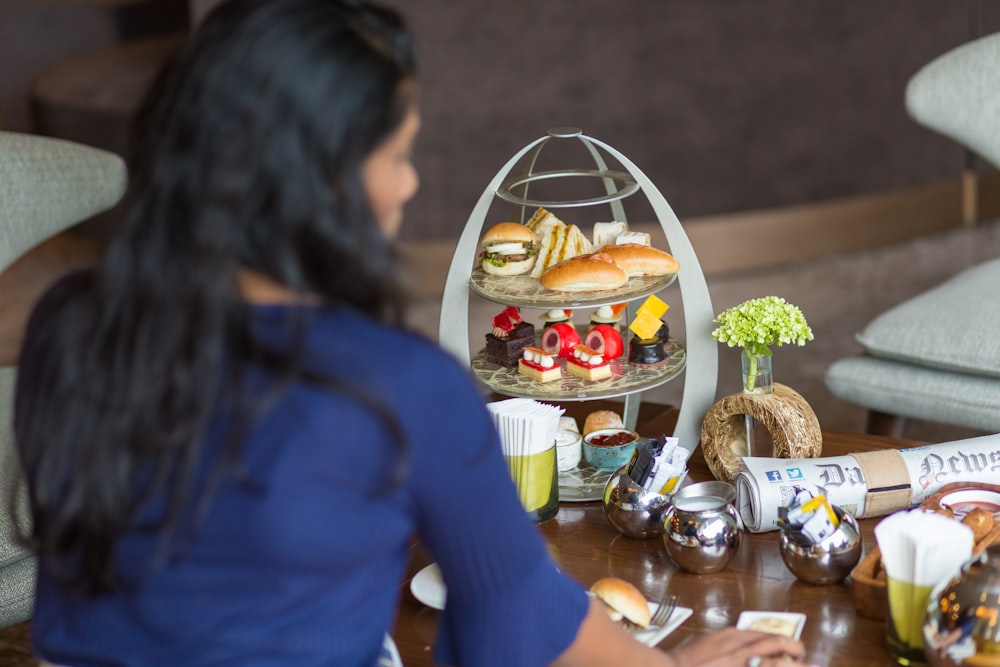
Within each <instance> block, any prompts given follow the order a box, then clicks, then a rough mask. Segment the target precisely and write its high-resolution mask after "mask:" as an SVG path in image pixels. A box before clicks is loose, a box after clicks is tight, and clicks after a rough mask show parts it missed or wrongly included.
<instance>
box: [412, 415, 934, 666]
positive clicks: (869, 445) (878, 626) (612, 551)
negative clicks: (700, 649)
mask: <svg viewBox="0 0 1000 667" xmlns="http://www.w3.org/2000/svg"><path fill="white" fill-rule="evenodd" d="M658 407H659V410H656V409H655V408H653V407H652V406H647V405H643V406H642V409H641V411H640V414H639V422H638V426H637V429H636V430H637V431H639V433H640V434H642V435H644V436H651V437H652V436H657V435H659V434H660V433H670V432H672V431H671V429H672V423H673V422H672V420H673V419H675V418H676V412H675V411H672V410H669V409H667V410H664V409H663V408H662V406H658ZM573 409H574V408H572V407H571V406H567V411H568V412H571V411H572V410H573ZM575 409H577V410H579V408H575ZM592 409H595V408H594V407H593V404H592V403H591V404H588V408H587V409H586V410H587V411H588V412H589V411H590V410H592ZM581 423H582V421H581ZM918 444H920V443H916V442H912V441H907V440H899V439H893V438H885V437H881V436H872V435H864V434H857V433H841V432H828V431H824V432H823V454H822V455H823V456H839V455H843V454H848V453H852V452H861V451H871V450H876V449H887V448H891V449H902V448H906V447H912V446H916V445H918ZM689 472H690V476H691V478H692V479H694V480H695V481H701V480H705V479H713V477H712V475H711V473H710V471H709V470H708V468H707V466H706V465H705V463H704V459H703V458H702V457H701V455H700V449H699V450H696V452H695V454H694V455H693V456H692V457H691V460H690V461H689ZM858 523H859V524H860V526H861V529H862V532H863V536H864V552H865V553H867V552H868V550H870V549H871V548H873V547H874V545H875V538H874V534H873V529H874V526H875V524H876V523H877V519H864V520H860V521H859V522H858ZM539 528H540V530H541V531H542V533H543V535H544V536H545V538H546V540H547V541H548V543H549V545H550V549H551V551H552V554H553V556H554V558H555V559H556V561H557V562H558V563H559V566H560V567H561V568H562V569H563V570H564V571H566V572H567V573H569V574H570V575H571V576H573V577H574V578H576V579H577V580H578V581H580V582H581V583H582V584H584V585H587V586H589V585H590V584H591V583H592V582H593V581H595V580H597V579H599V578H600V577H605V576H617V577H621V578H623V579H626V580H628V581H631V582H632V583H634V584H635V585H636V586H637V587H638V588H639V589H640V590H641V591H642V592H643V593H645V594H646V597H647V598H650V599H654V600H655V599H658V598H659V597H660V596H661V595H662V594H663V593H664V592H667V591H669V592H670V593H673V594H676V595H677V596H678V600H679V604H680V605H681V606H684V607H690V608H692V609H693V610H694V613H693V614H692V616H691V617H690V618H689V619H688V620H686V621H685V622H684V623H683V624H682V625H681V626H680V628H678V629H677V630H676V631H674V632H673V633H672V634H671V635H670V636H668V637H667V638H666V639H664V640H663V641H662V642H661V643H660V644H659V646H660V648H663V649H670V648H673V647H676V646H678V645H680V644H682V643H684V642H686V641H689V640H690V639H691V638H693V637H697V636H699V635H703V634H705V633H707V632H710V631H712V630H717V629H721V628H725V627H728V626H733V625H736V621H737V618H738V617H739V615H740V612H742V611H745V610H767V611H790V612H801V613H804V614H806V623H805V627H804V629H803V632H802V641H803V642H804V643H805V645H806V648H807V651H808V654H807V657H808V659H809V660H810V661H811V662H813V663H815V664H820V665H832V666H836V665H851V666H852V667H864V666H868V665H879V666H882V665H888V664H892V663H890V661H889V658H888V652H887V650H886V647H885V625H884V623H883V622H882V621H880V620H873V619H870V618H865V617H863V616H860V615H858V614H857V612H856V610H855V606H854V597H853V593H852V590H851V584H850V580H848V581H847V582H845V583H840V584H833V585H828V586H813V585H809V584H805V583H802V582H800V581H798V580H797V579H796V578H795V576H794V575H792V573H791V572H790V571H789V570H788V568H787V567H786V566H785V564H784V562H783V561H782V560H781V556H780V554H779V552H778V533H777V532H766V533H756V534H755V533H750V532H747V533H745V534H744V536H743V540H742V541H741V544H740V547H739V550H738V552H737V554H736V556H735V557H734V559H733V560H732V561H731V562H730V563H729V565H728V566H727V567H726V568H725V569H724V570H722V571H720V572H716V573H713V574H704V575H695V574H689V573H686V572H683V571H681V570H679V569H678V568H677V566H676V565H674V564H673V561H671V559H670V557H669V556H668V555H667V553H666V549H665V547H664V546H663V543H662V541H661V539H660V538H654V539H650V540H634V539H628V538H625V537H622V536H621V535H619V533H618V532H617V531H616V530H615V529H614V528H613V527H612V526H611V525H610V524H609V523H608V521H607V519H606V518H605V516H604V510H603V508H602V506H601V503H600V502H590V503H563V504H562V505H561V506H560V509H559V513H558V515H557V516H556V517H555V518H554V519H552V520H550V521H547V522H545V523H543V524H541V525H540V526H539ZM429 562H430V560H429V559H428V557H427V555H426V553H425V552H424V551H423V549H422V548H421V547H420V545H419V544H415V545H414V547H413V555H412V558H411V563H410V567H409V571H408V575H407V577H406V579H405V581H404V582H403V590H402V591H401V594H400V607H399V612H398V618H397V622H396V627H395V629H394V632H393V635H394V637H395V640H396V643H397V645H398V647H399V651H400V654H401V656H402V658H403V662H404V664H405V665H406V666H407V667H421V666H425V665H427V666H429V665H433V661H432V659H431V654H432V648H431V647H432V644H433V641H434V634H435V630H436V626H437V620H438V612H436V611H435V610H433V609H430V608H428V607H425V606H424V605H423V604H421V603H420V602H419V601H417V600H416V599H415V598H414V597H413V595H412V593H410V590H409V581H410V578H411V577H412V576H413V575H414V574H415V573H416V572H417V571H419V570H420V568H422V567H423V566H425V565H427V564H428V563H429Z"/></svg>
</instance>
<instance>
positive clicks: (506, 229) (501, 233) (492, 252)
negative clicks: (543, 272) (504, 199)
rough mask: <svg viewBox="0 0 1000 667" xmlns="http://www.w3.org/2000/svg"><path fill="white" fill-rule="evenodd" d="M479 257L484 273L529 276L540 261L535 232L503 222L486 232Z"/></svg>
mask: <svg viewBox="0 0 1000 667" xmlns="http://www.w3.org/2000/svg"><path fill="white" fill-rule="evenodd" d="M482 245H483V251H482V252H481V253H480V254H479V259H480V262H481V263H482V265H483V270H484V271H486V273H490V274H492V275H495V276H517V275H521V274H522V273H527V272H528V271H530V270H531V267H533V266H534V265H535V260H537V259H538V238H537V237H536V236H535V232H533V231H531V230H530V229H528V228H527V227H526V226H524V225H521V224H518V223H516V222H501V223H499V224H496V225H493V226H492V227H490V228H489V229H488V230H486V235H485V236H483V240H482Z"/></svg>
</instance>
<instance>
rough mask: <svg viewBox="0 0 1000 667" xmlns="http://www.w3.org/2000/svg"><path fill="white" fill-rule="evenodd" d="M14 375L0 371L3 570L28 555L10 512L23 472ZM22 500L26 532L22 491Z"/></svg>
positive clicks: (0, 542) (23, 524)
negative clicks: (16, 442)
mask: <svg viewBox="0 0 1000 667" xmlns="http://www.w3.org/2000/svg"><path fill="white" fill-rule="evenodd" d="M15 375H16V374H15V371H14V369H13V368H9V367H7V368H0V568H3V567H6V566H7V565H10V564H11V563H16V562H17V561H19V560H22V559H23V558H25V557H27V556H28V551H27V550H26V549H25V548H24V547H22V546H21V545H20V544H18V543H17V539H16V536H17V532H18V531H17V526H15V524H14V521H15V519H14V518H13V517H12V515H11V511H10V503H11V493H10V491H11V489H13V488H14V486H15V484H18V480H19V478H20V468H21V466H20V463H19V461H18V459H17V453H16V451H15V450H14V434H13V430H12V427H11V412H12V411H13V409H12V408H13V393H14V378H15ZM20 486H21V487H23V485H20ZM19 499H20V501H19V502H18V510H19V511H18V515H17V518H16V520H17V522H18V523H19V524H20V526H21V529H22V530H23V529H25V528H27V527H28V526H30V522H29V521H28V515H27V505H26V503H25V502H24V500H25V496H24V489H23V488H21V493H20V494H19Z"/></svg>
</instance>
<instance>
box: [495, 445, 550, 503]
mask: <svg viewBox="0 0 1000 667" xmlns="http://www.w3.org/2000/svg"><path fill="white" fill-rule="evenodd" d="M503 455H504V459H506V461H507V469H508V470H509V471H510V476H511V479H513V480H514V485H515V486H516V487H517V494H518V496H519V497H520V498H521V504H522V505H524V509H525V510H526V511H527V512H528V516H529V517H530V518H531V519H532V520H534V521H536V522H538V523H541V522H542V521H548V520H549V519H551V518H553V517H554V516H555V515H556V514H557V513H558V512H559V472H558V469H557V466H556V441H555V439H554V438H553V440H552V442H551V443H548V446H547V447H546V446H544V445H542V446H541V447H530V446H524V445H522V446H520V447H507V446H505V447H504V454H503Z"/></svg>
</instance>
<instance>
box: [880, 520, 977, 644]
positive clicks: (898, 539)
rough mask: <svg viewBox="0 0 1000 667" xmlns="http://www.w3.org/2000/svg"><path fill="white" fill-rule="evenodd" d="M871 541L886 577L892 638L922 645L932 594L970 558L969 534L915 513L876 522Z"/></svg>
mask: <svg viewBox="0 0 1000 667" xmlns="http://www.w3.org/2000/svg"><path fill="white" fill-rule="evenodd" d="M875 540H876V542H878V548H879V551H881V555H882V566H883V567H884V568H885V573H886V576H887V577H888V582H887V585H888V590H889V615H890V617H891V619H892V623H893V626H894V628H895V630H896V636H897V637H899V639H901V640H902V641H903V642H905V643H906V644H907V645H909V646H921V645H922V644H923V640H922V634H921V626H922V624H923V615H924V608H925V607H926V605H927V599H928V598H929V597H930V593H931V589H932V588H934V586H935V585H936V584H937V583H938V582H940V581H942V580H943V579H945V578H946V577H949V576H951V575H952V574H953V573H954V572H955V571H957V570H958V568H959V567H960V566H961V564H962V563H963V562H965V561H966V560H968V558H969V557H970V556H971V555H972V545H973V538H972V529H970V528H969V527H968V526H966V525H965V524H963V523H961V522H959V521H955V520H954V519H951V518H949V517H946V516H943V515H941V514H935V513H933V512H925V511H921V510H913V511H906V512H897V513H895V514H890V515H889V516H888V517H886V518H885V519H883V520H882V521H880V522H879V524H878V525H877V526H875Z"/></svg>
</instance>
